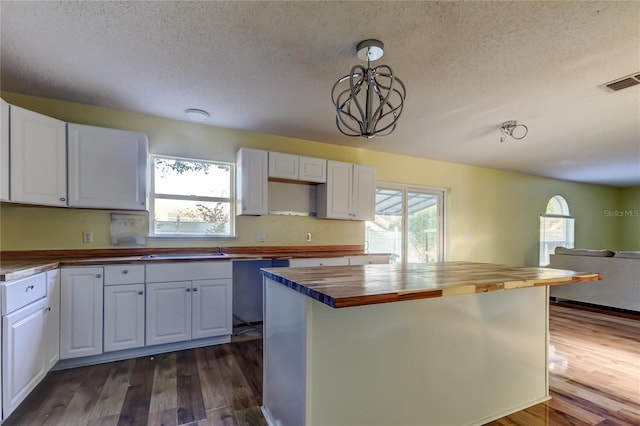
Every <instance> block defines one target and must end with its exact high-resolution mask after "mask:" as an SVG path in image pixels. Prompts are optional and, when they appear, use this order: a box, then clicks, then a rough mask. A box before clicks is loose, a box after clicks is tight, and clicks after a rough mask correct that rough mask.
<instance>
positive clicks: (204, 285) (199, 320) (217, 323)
mask: <svg viewBox="0 0 640 426" xmlns="http://www.w3.org/2000/svg"><path fill="white" fill-rule="evenodd" d="M231 281H232V280H231V278H227V279H217V280H199V281H193V283H192V287H191V319H192V322H191V338H192V339H200V338H203V337H214V336H223V335H226V334H231V332H232V329H231V316H232V315H231V306H232V300H231Z"/></svg>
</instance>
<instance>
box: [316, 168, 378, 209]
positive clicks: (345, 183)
mask: <svg viewBox="0 0 640 426" xmlns="http://www.w3.org/2000/svg"><path fill="white" fill-rule="evenodd" d="M375 192H376V170H375V168H374V167H369V166H362V165H359V164H351V163H343V162H340V161H327V183H326V184H324V185H318V191H317V197H318V198H317V208H318V212H317V216H318V217H319V218H325V219H347V220H373V218H374V216H375Z"/></svg>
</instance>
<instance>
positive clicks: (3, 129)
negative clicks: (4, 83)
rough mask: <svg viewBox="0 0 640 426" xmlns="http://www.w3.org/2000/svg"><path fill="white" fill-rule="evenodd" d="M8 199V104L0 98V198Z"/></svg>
mask: <svg viewBox="0 0 640 426" xmlns="http://www.w3.org/2000/svg"><path fill="white" fill-rule="evenodd" d="M8 199H9V104H8V103H6V102H5V101H4V100H3V99H0V200H4V201H6V200H8Z"/></svg>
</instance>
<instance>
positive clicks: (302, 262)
mask: <svg viewBox="0 0 640 426" xmlns="http://www.w3.org/2000/svg"><path fill="white" fill-rule="evenodd" d="M347 265H349V258H348V257H319V258H307V259H289V267H291V268H296V267H303V266H304V267H306V266H347Z"/></svg>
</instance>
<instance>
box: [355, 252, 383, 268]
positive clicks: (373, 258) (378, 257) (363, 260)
mask: <svg viewBox="0 0 640 426" xmlns="http://www.w3.org/2000/svg"><path fill="white" fill-rule="evenodd" d="M388 263H389V255H388V254H369V255H364V256H350V257H349V265H376V264H388Z"/></svg>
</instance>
